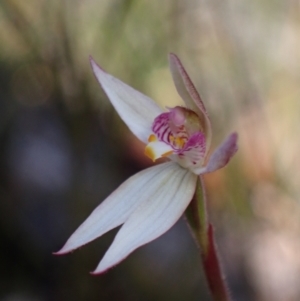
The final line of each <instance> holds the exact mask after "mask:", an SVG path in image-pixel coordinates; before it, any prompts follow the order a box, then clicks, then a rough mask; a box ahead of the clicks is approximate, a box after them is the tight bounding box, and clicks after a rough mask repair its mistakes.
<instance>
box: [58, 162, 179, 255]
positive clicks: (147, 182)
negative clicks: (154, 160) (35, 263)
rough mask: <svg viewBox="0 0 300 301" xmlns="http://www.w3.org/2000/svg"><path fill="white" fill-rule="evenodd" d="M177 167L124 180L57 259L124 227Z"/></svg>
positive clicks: (156, 169)
mask: <svg viewBox="0 0 300 301" xmlns="http://www.w3.org/2000/svg"><path fill="white" fill-rule="evenodd" d="M174 166H177V164H176V163H173V162H168V163H164V164H160V165H156V166H153V167H150V168H148V169H145V170H143V171H141V172H139V173H137V174H135V175H134V176H132V177H130V178H129V179H128V180H126V181H125V182H124V183H123V184H122V185H120V186H119V188H117V189H116V190H115V191H114V192H113V193H112V194H111V195H109V196H108V197H107V198H106V199H105V200H104V201H103V202H102V203H101V204H100V205H99V206H98V207H97V208H96V209H95V210H94V211H93V212H92V213H91V215H90V216H89V217H88V218H87V219H86V220H85V221H84V222H83V224H81V226H80V227H79V228H78V229H77V230H76V231H75V232H74V233H73V234H72V236H71V237H70V238H69V239H68V241H67V242H66V244H65V245H64V246H63V248H62V249H61V250H60V251H58V252H57V253H55V254H57V255H60V254H65V253H68V252H70V251H72V250H74V249H77V248H79V247H81V246H83V245H85V244H87V243H88V242H90V241H92V240H94V239H96V238H97V237H99V236H101V235H102V234H104V233H106V232H107V231H109V230H111V229H113V228H115V227H117V226H119V225H121V224H123V223H124V222H125V221H126V220H127V219H128V217H129V216H130V215H131V214H132V213H133V212H134V211H135V210H136V209H137V208H138V207H139V206H140V204H141V203H143V202H148V201H149V199H151V198H152V197H153V195H155V193H156V192H157V188H158V187H160V186H161V185H162V183H164V182H168V181H169V180H168V177H169V174H170V172H172V171H173V170H174Z"/></svg>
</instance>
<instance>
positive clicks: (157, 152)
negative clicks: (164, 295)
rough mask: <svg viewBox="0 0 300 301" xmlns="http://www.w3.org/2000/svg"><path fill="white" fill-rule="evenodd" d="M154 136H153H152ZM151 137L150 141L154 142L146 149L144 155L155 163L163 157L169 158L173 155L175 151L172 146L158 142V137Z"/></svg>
mask: <svg viewBox="0 0 300 301" xmlns="http://www.w3.org/2000/svg"><path fill="white" fill-rule="evenodd" d="M151 136H152V135H151ZM151 136H150V137H149V140H152V139H153V140H152V141H151V142H149V144H148V145H147V146H146V148H145V152H144V154H145V155H146V156H147V157H148V158H150V159H151V160H152V161H153V162H155V160H156V159H158V158H161V157H168V156H170V155H172V154H173V149H172V147H171V146H170V145H168V144H166V143H165V142H163V141H158V140H157V138H156V136H154V135H153V136H154V138H153V137H151Z"/></svg>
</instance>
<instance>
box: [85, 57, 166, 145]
mask: <svg viewBox="0 0 300 301" xmlns="http://www.w3.org/2000/svg"><path fill="white" fill-rule="evenodd" d="M90 61H91V65H92V68H93V71H94V74H95V76H96V78H97V80H98V81H99V83H100V85H101V86H102V88H103V90H104V91H105V93H106V94H107V96H108V98H109V99H110V101H111V103H112V105H113V106H114V108H115V109H116V111H117V112H118V114H119V115H120V117H121V118H122V120H123V121H124V122H125V123H126V124H127V126H128V127H129V129H130V130H131V131H132V133H133V134H134V135H136V136H137V137H138V138H139V139H140V140H141V141H142V142H144V143H147V139H148V137H149V135H150V134H151V126H152V122H153V120H154V119H155V117H156V116H158V115H159V114H161V113H162V110H161V108H160V107H159V106H158V105H157V104H156V103H155V102H154V101H153V100H152V99H151V98H149V97H147V96H146V95H144V94H142V93H141V92H139V91H137V90H135V89H133V88H131V87H130V86H128V85H127V84H125V83H123V82H122V81H120V80H119V79H117V78H115V77H113V76H112V75H110V74H108V73H106V72H105V71H104V70H103V69H102V68H101V67H99V66H98V65H97V63H96V62H95V61H94V60H93V59H92V58H90Z"/></svg>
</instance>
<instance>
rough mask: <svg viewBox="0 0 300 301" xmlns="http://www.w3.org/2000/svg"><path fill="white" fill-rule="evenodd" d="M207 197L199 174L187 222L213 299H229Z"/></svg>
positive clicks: (187, 214) (223, 300) (218, 300)
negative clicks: (209, 215)
mask: <svg viewBox="0 0 300 301" xmlns="http://www.w3.org/2000/svg"><path fill="white" fill-rule="evenodd" d="M206 207H207V198H206V193H205V188H204V182H203V179H202V177H201V176H200V177H199V178H198V181H197V187H196V192H195V195H194V197H193V199H192V201H191V203H190V205H189V207H188V208H187V210H186V216H187V220H188V223H189V225H190V227H191V229H192V231H193V234H194V237H195V240H196V242H197V244H198V245H199V247H200V250H201V258H202V262H203V268H204V272H205V276H206V280H207V283H208V286H209V289H210V292H211V295H212V297H213V300H214V301H230V300H231V298H230V295H229V290H228V287H227V284H226V281H225V278H224V276H223V273H222V269H221V264H220V259H219V257H218V254H217V250H216V244H215V240H214V232H213V227H212V225H211V224H210V223H209V222H208V215H207V210H206Z"/></svg>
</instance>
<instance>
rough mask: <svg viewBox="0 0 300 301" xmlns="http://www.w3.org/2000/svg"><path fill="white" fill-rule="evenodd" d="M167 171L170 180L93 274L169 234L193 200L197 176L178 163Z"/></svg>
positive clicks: (142, 208)
mask: <svg viewBox="0 0 300 301" xmlns="http://www.w3.org/2000/svg"><path fill="white" fill-rule="evenodd" d="M170 167H171V168H169V169H168V170H165V171H164V174H165V175H166V179H165V180H164V181H161V182H160V183H159V185H157V186H156V190H155V191H154V192H153V194H152V195H151V197H150V196H149V198H148V199H147V200H144V201H143V202H142V203H141V204H140V206H139V207H138V208H137V209H136V210H135V212H134V213H133V214H132V215H131V216H130V217H129V219H128V220H127V221H126V222H125V224H124V225H123V227H122V228H121V229H120V231H119V232H118V234H117V236H116V237H115V239H114V241H113V243H112V245H111V246H110V248H109V249H108V251H107V252H106V254H105V255H104V257H103V259H102V260H101V262H100V263H99V265H98V267H97V268H96V270H95V271H94V272H93V274H100V273H102V272H104V271H106V270H107V269H109V268H111V267H112V266H114V265H116V264H117V263H118V262H120V261H121V260H123V259H124V258H125V257H127V256H128V255H129V254H130V253H131V252H132V251H134V250H135V249H136V248H138V247H140V246H142V245H144V244H146V243H148V242H150V241H152V240H154V239H156V238H157V237H159V236H161V235H162V234H164V233H165V232H166V231H168V230H169V229H170V228H171V227H172V226H173V225H174V224H175V223H176V221H177V220H178V219H179V218H180V216H181V215H182V214H183V212H184V210H185V209H186V207H187V206H188V204H189V202H190V201H191V199H192V197H193V195H194V192H195V188H196V180H197V176H196V175H194V174H192V173H191V172H189V171H188V170H186V169H183V168H181V167H179V166H178V165H177V164H174V165H170Z"/></svg>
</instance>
